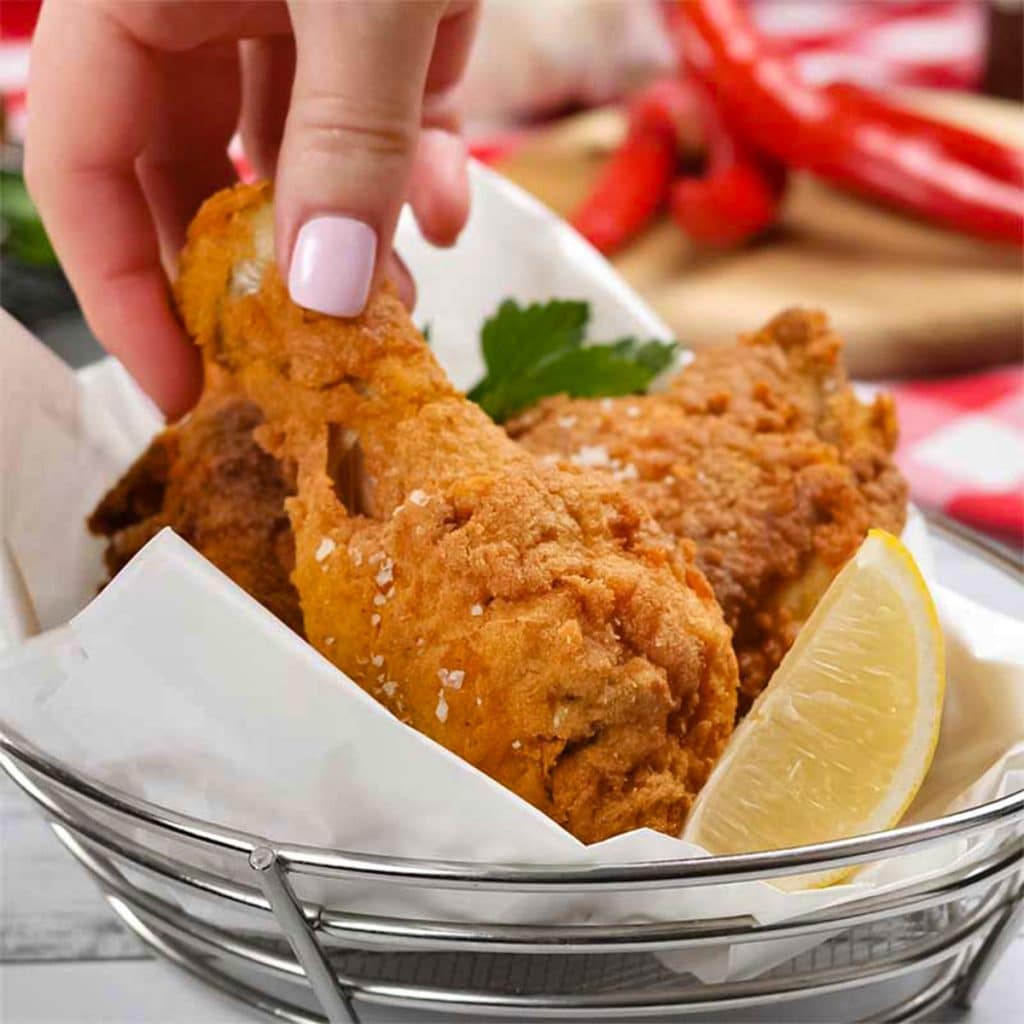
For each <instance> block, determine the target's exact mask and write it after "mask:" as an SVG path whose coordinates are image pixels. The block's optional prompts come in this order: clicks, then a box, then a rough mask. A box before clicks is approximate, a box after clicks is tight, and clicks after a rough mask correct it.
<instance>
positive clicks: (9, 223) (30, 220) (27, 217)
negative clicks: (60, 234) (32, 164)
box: [0, 171, 57, 267]
mask: <svg viewBox="0 0 1024 1024" xmlns="http://www.w3.org/2000/svg"><path fill="white" fill-rule="evenodd" d="M0 246H2V248H3V253H4V255H5V256H10V257H11V258H12V259H16V260H20V261H21V262H22V263H28V264H31V265H33V266H46V267H50V266H56V265H57V257H56V255H55V254H54V251H53V247H52V246H51V245H50V240H49V238H47V237H46V231H45V230H44V228H43V222H42V221H41V220H40V219H39V213H38V211H37V210H36V208H35V204H34V203H33V202H32V199H31V198H30V197H29V194H28V190H27V189H26V188H25V182H24V180H23V179H22V177H21V175H20V174H18V173H16V172H15V171H0Z"/></svg>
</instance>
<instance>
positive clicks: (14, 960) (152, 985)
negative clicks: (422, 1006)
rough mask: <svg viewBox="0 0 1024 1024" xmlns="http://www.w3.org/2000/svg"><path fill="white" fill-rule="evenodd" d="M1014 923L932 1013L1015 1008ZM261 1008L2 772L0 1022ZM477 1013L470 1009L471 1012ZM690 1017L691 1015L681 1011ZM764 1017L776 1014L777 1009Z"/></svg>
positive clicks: (978, 591) (965, 563) (126, 1018)
mask: <svg viewBox="0 0 1024 1024" xmlns="http://www.w3.org/2000/svg"><path fill="white" fill-rule="evenodd" d="M935 547H936V551H935V553H936V562H937V567H938V569H939V578H940V579H942V580H943V582H946V583H951V582H954V581H955V584H956V586H957V589H959V590H961V591H962V592H964V593H965V594H967V595H968V596H970V597H973V598H975V599H976V600H978V601H980V602H982V603H984V604H988V605H990V606H992V607H995V608H998V609H1000V610H1002V611H1004V612H1009V613H1010V614H1013V615H1015V616H1016V617H1018V618H1019V619H1021V620H1024V588H1021V587H1019V586H1013V585H1012V584H1010V585H1008V584H1007V581H1006V578H1005V577H999V576H997V575H994V574H993V572H992V570H991V569H989V568H987V567H986V566H985V564H984V563H982V562H979V561H975V560H966V559H964V557H963V555H962V554H961V553H960V552H959V551H958V550H956V549H955V548H952V547H950V546H949V545H947V544H943V543H938V544H936V545H935ZM1022 1007H1024V933H1022V934H1020V935H1018V936H1017V937H1016V939H1015V940H1014V941H1013V943H1012V944H1011V946H1010V948H1009V949H1008V951H1007V953H1006V954H1005V955H1004V957H1003V959H1002V961H1001V962H1000V963H999V964H998V966H997V967H996V969H995V971H994V972H993V974H992V976H991V977H990V979H989V981H988V984H987V985H986V987H985V988H984V989H983V990H982V992H981V994H980V996H979V997H978V999H977V1001H976V1003H975V1006H974V1008H973V1009H972V1010H971V1011H970V1012H969V1013H963V1012H959V1011H953V1010H944V1011H941V1012H940V1013H939V1014H938V1015H937V1016H936V1017H934V1018H933V1019H934V1020H941V1021H963V1022H965V1024H966V1022H969V1024H1004V1022H1008V1021H1011V1020H1018V1019H1024V1017H1022V1015H1021V1008H1022ZM253 1019H259V1020H263V1019H266V1018H263V1017H261V1016H259V1015H257V1014H256V1013H255V1012H254V1011H253V1012H249V1011H247V1010H245V1009H244V1008H239V1007H238V1005H237V1004H235V1003H232V1002H230V1001H228V1000H227V999H226V998H225V997H222V996H220V995H218V994H217V993H214V992H212V991H211V990H209V989H207V988H205V987H203V986H202V985H201V984H200V983H199V982H196V981H194V980H192V979H191V978H189V977H188V976H186V975H184V974H182V973H180V972H179V971H177V969H175V968H173V967H171V966H169V965H166V964H164V963H161V962H157V961H155V960H153V959H152V958H150V957H149V956H148V955H147V953H146V952H145V950H144V949H143V947H142V946H141V944H140V943H139V942H138V940H137V939H135V938H134V936H132V935H130V934H129V933H128V932H127V931H126V930H125V929H124V928H122V926H121V925H120V924H119V923H118V922H117V921H116V920H115V919H114V917H113V915H112V914H111V913H110V912H109V911H108V910H107V909H106V906H105V904H104V903H103V901H102V899H101V898H100V895H99V892H98V890H97V889H96V888H95V887H94V886H93V883H92V882H91V881H90V880H89V879H88V878H87V877H86V876H85V874H84V872H83V871H82V870H81V869H80V868H79V867H78V866H77V865H75V864H74V863H73V861H72V860H71V857H70V855H68V854H67V853H65V851H64V850H63V849H61V848H60V846H59V845H58V843H57V842H56V840H55V839H54V837H53V835H52V834H51V833H50V832H49V829H48V827H47V826H46V825H45V823H44V822H43V820H42V819H41V818H40V817H39V816H38V814H37V813H36V811H35V809H34V808H33V807H32V806H31V805H30V803H29V801H28V799H27V798H26V797H25V796H24V795H23V794H22V793H20V792H19V791H18V790H17V788H16V787H15V786H14V784H13V783H12V782H11V781H10V780H8V779H7V778H6V776H4V775H2V773H0V1024H44V1022H45V1024H72V1022H73V1024H100V1022H103V1024H157V1022H165V1021H166V1022H168V1024H171V1022H173V1024H233V1022H236V1021H248V1020H253ZM442 1019H443V1018H441V1017H439V1016H437V1015H434V1014H429V1015H426V1014H415V1013H399V1012H398V1011H395V1010H389V1009H377V1008H372V1007H371V1008H367V1009H365V1010H364V1011H363V1020H364V1021H365V1022H366V1024H377V1022H387V1024H412V1022H422V1024H426V1022H427V1021H430V1022H434V1024H436V1022H440V1021H441V1020H442ZM472 1019H473V1020H479V1019H480V1018H476V1017H474V1018H472ZM689 1019H690V1020H693V1021H695V1022H696V1021H697V1018H695V1017H691V1018H689ZM763 1019H764V1021H773V1022H774V1021H779V1020H781V1018H780V1017H779V1016H778V1015H777V1014H776V1015H774V1016H773V1015H768V1016H765V1017H764V1018H763Z"/></svg>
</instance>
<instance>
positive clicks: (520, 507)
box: [105, 186, 737, 842]
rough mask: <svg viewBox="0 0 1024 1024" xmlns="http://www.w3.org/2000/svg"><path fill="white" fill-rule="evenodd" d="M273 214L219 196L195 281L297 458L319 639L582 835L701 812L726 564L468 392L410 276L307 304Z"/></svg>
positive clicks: (304, 561) (673, 821)
mask: <svg viewBox="0 0 1024 1024" xmlns="http://www.w3.org/2000/svg"><path fill="white" fill-rule="evenodd" d="M271 223H272V211H271V206H270V197H269V191H268V190H267V189H266V188H265V187H260V186H249V187H239V188H237V189H234V190H231V191H227V192H224V193H220V194H218V195H217V196H215V197H213V198H212V199H211V200H209V201H208V202H207V203H206V204H205V206H204V207H203V209H202V210H201V211H200V213H199V215H198V216H197V218H196V220H195V221H194V223H193V225H192V227H191V229H190V232H189V241H188V244H187V246H186V249H185V252H184V253H183V256H182V260H181V276H180V279H179V283H178V301H179V307H180V309H181V312H182V315H183V318H184V320H185V323H186V326H187V328H188V330H189V332H190V334H191V335H192V336H193V337H194V338H195V339H196V341H197V342H198V343H199V344H200V345H201V346H202V348H203V353H204V359H205V362H206V364H207V373H208V380H213V379H217V378H223V379H226V380H228V381H230V382H232V384H231V386H232V387H234V388H237V389H238V393H239V394H241V395H242V396H244V400H245V401H246V402H248V403H251V404H252V406H253V408H254V409H255V416H256V417H259V418H261V419H263V421H264V422H263V423H262V425H260V426H258V427H256V429H255V432H254V436H255V438H256V440H257V442H258V443H259V445H260V446H261V447H262V448H263V449H264V450H265V451H266V452H269V453H270V454H271V455H272V456H273V457H274V459H275V460H276V462H277V464H278V466H279V467H280V466H284V467H289V470H288V472H287V473H284V474H283V475H281V477H280V479H281V480H282V481H286V482H285V483H284V484H283V486H284V487H285V488H286V490H289V491H290V490H292V486H293V487H294V494H293V496H291V497H289V498H287V500H286V501H285V503H284V504H285V507H286V508H287V514H288V517H289V520H290V523H291V527H292V531H293V534H294V560H295V568H294V573H293V575H292V579H293V581H294V584H295V587H296V589H297V592H298V595H299V598H300V600H301V605H302V616H303V620H304V625H305V632H306V635H307V637H308V638H309V640H310V642H311V643H313V644H314V645H315V646H316V647H317V648H318V649H319V650H320V651H321V652H322V653H323V654H324V655H325V656H326V657H328V658H329V659H330V660H331V661H333V662H334V663H335V664H336V665H338V666H339V667H340V668H341V669H342V670H343V671H344V672H346V673H347V674H348V675H349V676H350V677H351V678H353V679H354V680H355V681H356V682H358V683H359V684H360V685H361V686H362V687H364V688H365V689H366V690H368V691H369V692H370V693H372V694H373V695H374V696H376V697H377V698H378V699H379V700H380V701H381V702H382V703H384V704H385V705H386V706H387V707H388V708H390V709H391V710H392V712H393V713H394V714H396V715H397V716H398V717H400V718H401V719H403V720H404V721H406V722H407V723H409V724H410V725H412V726H414V727H415V728H417V729H418V730H420V731H421V732H423V733H425V734H427V735H428V736H430V737H432V738H433V739H435V740H437V741H438V742H440V743H441V744H443V745H444V746H446V747H448V748H449V749H451V750H453V751H454V752H456V753H458V754H460V755H461V756H463V757H464V758H466V759H467V760H468V761H470V762H471V763H472V764H474V765H476V766H477V767H479V768H481V769H482V770H483V771H485V772H487V773H488V774H489V775H491V776H492V777H494V778H495V779H498V780H499V781H501V782H502V783H504V784H505V785H507V786H508V787H509V788H510V789H512V790H514V791H515V792H516V793H518V794H519V795H521V796H522V797H524V798H525V799H527V800H529V801H530V802H531V803H533V804H534V805H535V806H537V807H538V808H540V809H542V810H543V811H545V812H546V813H547V814H549V815H550V816H551V817H553V818H554V819H555V820H556V821H558V822H560V823H561V824H562V825H564V826H565V827H566V828H567V829H569V831H571V832H573V833H574V834H575V835H576V836H578V837H579V838H580V839H582V840H584V841H587V842H591V841H595V840H599V839H602V838H605V837H607V836H611V835H614V834H616V833H619V832H622V831H625V830H627V829H630V828H634V827H638V826H649V827H652V828H656V829H659V830H662V831H664V832H668V833H671V834H675V833H677V832H678V831H679V829H680V827H681V825H682V823H683V820H684V819H685V817H686V814H687V811H688V809H689V806H690V804H691V802H692V800H693V797H694V796H695V794H696V793H697V791H698V790H699V789H700V787H701V785H702V784H703V782H704V780H705V779H706V777H707V775H708V773H709V771H710V770H711V768H712V766H713V765H714V763H715V761H716V759H717V757H718V755H719V753H720V752H721V750H722V747H723V745H724V743H725V741H726V739H727V738H728V736H729V734H730V732H731V729H732V723H733V719H734V715H735V707H736V689H737V669H736V661H735V657H734V655H733V652H732V649H731V646H730V642H729V641H730V637H729V630H728V628H727V627H726V625H725V622H724V620H723V618H722V613H721V610H720V608H719V607H718V604H717V602H716V601H715V598H714V596H713V594H712V592H711V588H710V587H709V586H708V583H707V581H706V580H705V578H704V576H703V575H702V574H701V573H700V571H699V570H698V569H696V567H695V566H694V565H693V564H692V563H691V562H690V561H688V559H687V558H686V557H685V555H684V553H683V552H681V550H680V549H679V548H678V546H677V545H676V544H675V543H674V542H673V541H672V540H671V538H669V537H667V536H666V535H665V534H664V533H663V532H662V530H661V529H660V528H659V527H658V526H657V524H656V523H655V522H654V521H653V520H652V519H651V518H650V516H649V515H648V513H647V512H646V511H645V510H644V509H643V508H642V506H641V505H640V503H639V502H637V501H636V500H635V499H633V498H631V497H630V496H628V495H627V494H625V493H624V492H623V490H622V489H621V488H620V487H619V486H618V485H617V484H615V483H614V482H612V481H610V480H607V479H605V478H602V477H601V476H598V475H596V474H591V473H588V472H584V471H581V470H578V469H576V468H573V467H568V468H565V469H562V468H558V467H554V466H545V465H543V464H541V463H540V462H539V461H538V460H536V459H534V458H533V457H532V456H531V455H529V454H528V453H527V452H525V451H524V450H523V449H522V448H521V447H520V446H519V445H517V444H516V443H515V442H514V441H512V440H511V439H510V438H509V437H508V436H507V435H506V434H505V433H504V431H502V430H501V429H500V428H499V427H497V426H495V425H494V424H493V423H492V422H491V421H490V420H489V419H488V418H487V416H486V415H485V414H484V413H483V412H482V411H481V410H480V409H479V408H477V407H476V406H474V405H473V404H472V403H470V402H468V401H467V400H466V399H465V398H464V397H463V396H462V395H461V394H459V393H458V392H457V391H456V390H455V389H454V388H453V387H452V386H451V384H450V383H449V382H448V380H447V378H446V377H445V375H444V374H443V372H442V371H441V369H440V367H439V366H438V365H437V363H436V362H435V360H434V357H433V355H432V354H431V352H430V350H429V348H428V347H427V346H426V344H425V343H424V341H423V339H422V337H421V336H420V335H419V333H418V332H417V331H416V329H415V328H414V327H413V325H412V323H411V321H410V319H409V316H408V314H407V313H406V311H405V309H404V308H403V307H402V305H401V303H400V302H399V301H398V299H397V297H396V296H395V295H394V294H393V292H392V291H391V290H390V289H389V288H387V287H385V288H383V289H381V290H380V291H379V292H378V294H377V295H376V296H375V297H374V298H373V299H372V300H371V302H370V305H369V308H368V309H367V311H366V313H365V314H364V315H363V316H362V317H359V318H357V319H354V320H338V319H333V318H330V317H326V316H321V315H319V314H315V313H311V312H308V311H305V310H303V309H300V308H298V307H296V306H295V305H293V304H292V303H291V301H290V300H289V298H288V294H287V291H286V289H285V287H284V285H283V284H282V282H281V280H280V278H279V276H278V273H277V270H276V267H275V265H274V262H273V255H272V250H273V244H272V228H271ZM205 401H206V399H204V403H205ZM203 412H204V407H203V406H200V413H203ZM195 416H196V414H194V415H193V419H195ZM191 423H192V420H189V421H187V424H186V427H185V428H182V429H184V430H185V431H187V432H189V433H191V432H192V431H194V429H195V428H192V427H188V424H191ZM247 430H249V428H247ZM241 433H242V434H245V435H246V436H248V435H247V434H246V431H242V432H241ZM215 447H216V446H214V448H215ZM146 472H148V471H146ZM292 473H294V483H293V485H292V480H291V479H290V478H291V475H292ZM158 475H159V474H158ZM126 490H127V491H128V492H130V491H131V490H132V488H130V487H129V488H127V489H126ZM129 504H130V503H129ZM108 505H109V507H116V506H117V502H116V501H111V502H109V503H108ZM108 511H109V508H108ZM158 513H160V510H159V509H156V510H155V511H154V512H153V513H152V514H158ZM126 518H130V516H127V517H125V516H122V521H123V520H125V519H126ZM105 522H106V525H107V526H109V527H115V526H116V523H117V520H116V517H115V518H114V519H113V520H111V519H110V518H109V517H107V519H106V520H105Z"/></svg>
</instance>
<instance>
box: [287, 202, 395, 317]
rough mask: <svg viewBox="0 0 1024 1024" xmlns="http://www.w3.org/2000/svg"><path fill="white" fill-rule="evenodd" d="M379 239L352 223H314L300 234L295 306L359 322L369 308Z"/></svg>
mask: <svg viewBox="0 0 1024 1024" xmlns="http://www.w3.org/2000/svg"><path fill="white" fill-rule="evenodd" d="M376 256H377V234H376V232H375V231H374V230H373V229H372V228H371V227H370V226H369V225H368V224H364V223H363V222H362V221H361V220H355V219H353V218H352V217H328V216H325V217H313V218H312V219H311V220H308V221H306V223H305V224H303V225H302V228H301V229H300V230H299V237H298V238H297V239H296V240H295V249H294V251H293V252H292V265H291V268H290V270H289V271H288V292H289V294H290V295H291V297H292V301H293V302H295V303H297V304H298V305H300V306H304V307H305V308H306V309H313V310H316V312H318V313H327V314H329V315H330V316H358V314H360V313H362V311H363V309H364V308H365V306H366V299H367V296H368V295H369V292H370V282H371V281H372V280H373V265H374V260H375V259H376Z"/></svg>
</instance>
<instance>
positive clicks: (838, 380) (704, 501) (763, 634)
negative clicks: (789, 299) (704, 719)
mask: <svg viewBox="0 0 1024 1024" xmlns="http://www.w3.org/2000/svg"><path fill="white" fill-rule="evenodd" d="M841 354H842V344H841V342H840V340H839V339H838V338H837V337H836V335H835V334H834V333H833V332H832V331H831V330H830V329H829V326H828V323H827V321H826V319H825V317H824V316H823V315H822V314H820V313H813V312H806V311H801V310H791V311H789V312H787V313H783V314H782V315H780V316H778V317H776V318H775V319H774V320H772V321H771V322H770V323H769V324H768V325H767V326H766V327H765V328H764V329H763V330H761V331H759V332H757V333H756V334H753V335H751V336H749V337H746V338H743V339H741V341H740V342H739V343H738V344H736V345H732V346H726V347H722V348H716V349H711V350H707V351H702V352H700V353H698V354H697V355H696V356H695V358H694V359H693V361H692V362H691V363H690V364H689V365H688V366H686V367H685V368H684V369H683V370H682V371H681V372H680V373H679V374H678V375H677V376H676V377H675V378H674V379H673V380H672V381H671V383H670V385H669V386H668V389H667V390H666V391H665V392H663V393H659V394H653V395H647V396H640V397H636V398H622V399H615V400H611V399H603V400H593V399H589V400H588V399H583V400H570V399H567V398H565V397H559V398H553V399H549V400H546V401H544V402H542V403H540V405H538V406H536V407H535V408H534V409H532V410H530V411H528V412H527V413H525V414H523V415H522V416H521V417H519V419H517V420H516V421H514V422H513V423H511V424H510V425H509V433H510V434H511V436H513V437H515V438H516V439H518V441H519V442H520V443H521V444H522V445H523V446H524V447H526V448H527V449H528V450H530V451H532V452H534V453H537V454H538V455H540V456H542V457H544V456H547V457H548V458H549V459H555V458H556V457H557V458H559V459H566V460H568V461H569V462H572V461H575V462H577V463H585V464H587V465H591V466H593V467H595V468H597V469H599V470H601V471H602V472H604V473H605V474H606V475H609V476H611V477H613V478H617V479H619V480H620V481H622V482H623V483H624V484H625V485H626V486H627V487H628V488H629V490H630V492H631V493H632V494H634V495H635V496H636V497H637V498H639V499H640V500H641V501H642V502H643V504H644V505H645V506H646V507H647V508H648V509H649V510H650V512H651V513H652V514H653V515H654V517H655V519H657V520H658V522H659V523H660V524H661V525H662V526H663V527H664V528H665V529H666V530H667V531H668V532H669V533H670V534H672V535H673V536H674V537H676V538H679V539H680V540H681V541H682V543H683V545H684V547H685V548H686V549H687V550H688V551H695V557H696V562H697V564H698V565H699V566H700V567H701V569H702V570H703V571H704V573H705V574H706V575H707V577H708V579H709V580H710V582H711V585H712V588H713V589H714V591H715V595H716V596H717V597H718V600H719V601H720V603H721V605H722V608H723V610H724V611H725V616H726V620H727V622H728V623H729V625H730V626H731V627H732V629H733V631H734V641H733V642H734V646H735V650H736V654H737V657H738V659H739V665H740V680H741V682H740V686H741V694H740V710H741V713H742V712H743V711H745V710H746V709H747V708H748V707H749V705H750V703H751V702H752V701H753V699H754V698H755V697H756V696H757V694H758V693H760V691H761V690H762V689H763V688H764V686H765V685H766V684H767V682H768V680H769V679H770V678H771V675H772V673H773V672H774V670H775V669H776V667H777V666H778V664H779V662H780V661H781V660H782V657H783V655H784V654H785V653H786V651H787V650H788V649H789V647H790V645H791V644H792V642H793V640H794V638H795V637H796V634H797V632H798V630H799V628H800V626H801V625H802V623H803V622H804V621H805V620H806V618H807V616H808V615H809V614H810V612H811V610H812V609H813V607H814V605H815V604H816V603H817V600H818V598H819V597H820V596H821V594H822V593H823V592H824V590H825V588H826V587H827V586H828V584H829V583H830V582H831V580H832V578H833V577H834V576H835V574H836V573H837V572H838V570H839V569H840V568H841V567H842V565H843V564H844V562H845V561H846V560H847V559H848V558H849V557H850V556H851V555H852V554H853V552H854V551H855V550H856V549H857V547H858V545H859V544H860V542H861V540H863V538H864V536H865V534H866V532H867V530H868V528H869V527H872V526H878V527H882V528H884V529H887V530H890V531H892V532H895V533H898V532H899V531H900V530H901V529H902V527H903V524H904V521H905V515H906V501H907V488H906V484H905V483H904V481H903V479H902V477H901V476H900V474H899V472H898V470H897V469H896V468H895V466H894V464H893V462H892V458H891V455H892V451H893V449H894V447H895V442H896V419H895V414H894V410H893V407H892V403H891V401H890V400H889V398H888V397H887V396H884V395H880V396H879V397H877V398H876V399H875V400H874V402H873V403H871V404H869V405H864V404H862V403H861V402H860V401H859V400H858V399H857V397H856V396H855V395H854V394H853V391H852V390H851V388H850V386H849V383H848V381H847V378H846V374H845V371H844V369H843V365H842V359H841Z"/></svg>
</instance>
